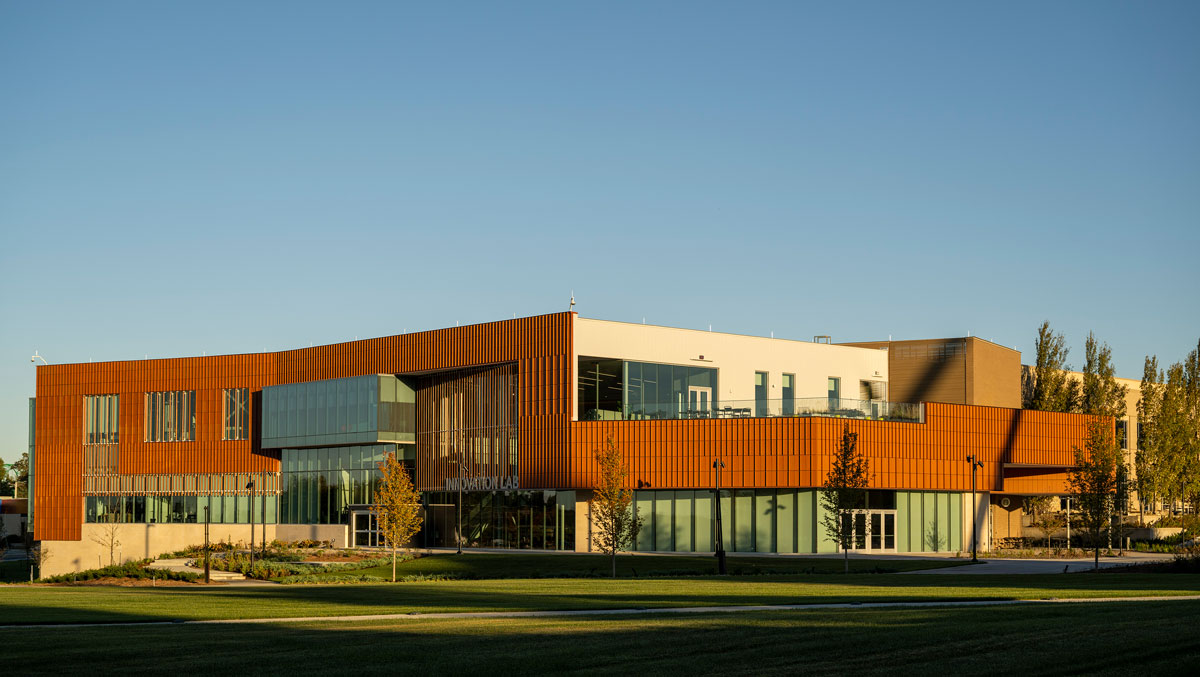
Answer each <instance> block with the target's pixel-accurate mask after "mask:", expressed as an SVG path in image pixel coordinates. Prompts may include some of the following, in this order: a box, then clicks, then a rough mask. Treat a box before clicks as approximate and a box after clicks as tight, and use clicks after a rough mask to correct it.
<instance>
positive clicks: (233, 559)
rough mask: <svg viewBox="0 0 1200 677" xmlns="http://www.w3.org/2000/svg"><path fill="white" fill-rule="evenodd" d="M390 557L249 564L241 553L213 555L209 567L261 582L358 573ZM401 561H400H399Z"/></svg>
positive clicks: (201, 565) (200, 562) (201, 562)
mask: <svg viewBox="0 0 1200 677" xmlns="http://www.w3.org/2000/svg"><path fill="white" fill-rule="evenodd" d="M391 561H392V558H391V557H372V558H369V559H364V560H359V561H357V562H334V563H332V564H305V563H298V562H272V561H266V562H264V561H262V560H256V561H255V562H254V564H253V565H251V564H250V557H249V556H248V555H245V554H242V553H229V554H215V555H213V556H212V558H211V559H210V560H209V566H210V567H211V568H213V569H216V570H217V571H233V572H237V573H239V574H242V575H243V576H247V577H249V578H258V579H262V580H266V579H273V578H282V577H288V576H307V575H312V574H316V573H318V572H335V571H358V570H361V569H370V568H372V567H377V566H382V565H384V564H390V563H391ZM401 561H402V560H401ZM191 564H192V566H194V567H199V568H201V569H202V568H204V559H203V558H200V559H197V560H195V561H193V562H192V563H191Z"/></svg>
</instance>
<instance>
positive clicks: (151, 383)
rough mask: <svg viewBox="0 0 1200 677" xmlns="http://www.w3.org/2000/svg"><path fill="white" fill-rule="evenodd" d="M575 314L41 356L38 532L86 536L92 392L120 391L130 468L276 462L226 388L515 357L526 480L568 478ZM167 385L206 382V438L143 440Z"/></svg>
mask: <svg viewBox="0 0 1200 677" xmlns="http://www.w3.org/2000/svg"><path fill="white" fill-rule="evenodd" d="M573 315H574V314H573V313H556V314H553V315H543V316H538V317H530V318H522V319H516V320H506V321H502V322H492V323H488V324H479V325H472V326H468V327H454V328H450V329H440V330H435V331H427V332H419V333H413V334H404V335H399V336H388V337H384V338H374V339H366V340H361V341H352V342H348V343H340V344H335V345H328V346H318V347H313V348H302V349H299V350H288V351H283V352H278V353H261V354H252V355H221V356H214V357H186V358H172V359H161V360H136V361H129V362H101V363H94V364H62V365H50V366H40V367H38V370H37V410H36V421H35V444H36V449H35V454H34V464H35V468H34V473H35V477H36V482H37V486H36V487H35V493H34V501H35V505H34V511H35V515H36V518H35V525H34V529H35V534H36V537H37V538H38V539H43V540H78V539H79V538H80V525H81V522H82V519H83V501H82V497H83V410H82V408H83V396H84V395H99V394H118V395H120V407H119V426H120V428H119V429H120V435H121V437H120V444H119V452H118V458H119V467H118V472H119V473H120V474H122V475H134V474H149V473H233V472H255V471H263V470H266V471H277V470H278V468H279V460H278V459H277V458H275V457H274V456H271V455H267V454H264V453H262V452H260V451H258V450H255V449H253V448H252V442H250V441H223V440H221V429H222V420H221V419H222V399H221V398H222V390H223V389H225V388H249V389H250V390H251V391H260V390H262V388H263V387H265V386H270V385H276V384H282V383H297V382H302V381H315V380H321V379H329V378H341V377H346V376H361V375H364V374H376V373H379V374H404V373H413V372H422V371H432V370H440V369H455V368H463V367H473V366H483V365H491V364H501V363H515V364H516V365H517V372H518V393H517V399H518V428H519V429H520V435H519V441H518V459H519V464H520V468H521V469H522V471H521V483H522V485H523V486H556V485H558V486H561V485H563V484H565V483H566V481H567V472H568V471H567V468H568V459H567V458H566V451H567V449H568V447H569V445H568V435H569V433H570V428H569V426H568V425H567V423H568V421H569V419H570V415H571V400H570V396H571V394H572V393H571V392H570V384H571V383H572V375H571V374H572V372H571V370H572V367H573V365H572V364H571V346H572V337H571V330H572V317H573ZM169 390H195V391H196V398H197V403H196V404H197V406H196V441H194V442H177V443H175V442H145V441H143V440H144V433H143V431H144V426H145V406H144V394H145V393H147V392H158V391H169ZM254 436H256V435H252V437H254Z"/></svg>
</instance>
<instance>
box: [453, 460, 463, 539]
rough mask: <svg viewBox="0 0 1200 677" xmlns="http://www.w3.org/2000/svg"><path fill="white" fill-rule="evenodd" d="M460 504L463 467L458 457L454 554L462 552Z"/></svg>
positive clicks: (461, 501) (461, 502) (461, 500)
mask: <svg viewBox="0 0 1200 677" xmlns="http://www.w3.org/2000/svg"><path fill="white" fill-rule="evenodd" d="M462 504H463V467H462V459H461V458H460V459H459V460H458V529H457V530H456V532H455V536H457V537H458V538H456V539H455V541H456V543H457V545H458V552H455V553H454V554H456V555H461V554H462Z"/></svg>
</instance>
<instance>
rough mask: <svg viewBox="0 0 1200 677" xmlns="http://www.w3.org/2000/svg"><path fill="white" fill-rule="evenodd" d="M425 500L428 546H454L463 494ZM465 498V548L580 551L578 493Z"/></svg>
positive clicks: (469, 495)
mask: <svg viewBox="0 0 1200 677" xmlns="http://www.w3.org/2000/svg"><path fill="white" fill-rule="evenodd" d="M425 496H426V512H425V538H424V542H425V545H427V546H434V547H453V546H454V545H456V543H457V536H456V533H457V527H458V496H459V494H458V493H457V492H446V491H434V492H429V493H427V494H426V495H425ZM462 498H463V510H462V527H463V546H464V547H470V548H512V549H524V550H574V549H575V492H574V491H489V492H475V491H464V492H463V493H462Z"/></svg>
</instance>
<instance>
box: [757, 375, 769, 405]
mask: <svg viewBox="0 0 1200 677" xmlns="http://www.w3.org/2000/svg"><path fill="white" fill-rule="evenodd" d="M767 380H768V378H767V372H765V371H756V372H754V415H755V416H766V415H767V409H768V407H769V406H770V404H769V403H768V401H767V400H768V398H770V391H769V390H767V385H768V384H767Z"/></svg>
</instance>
